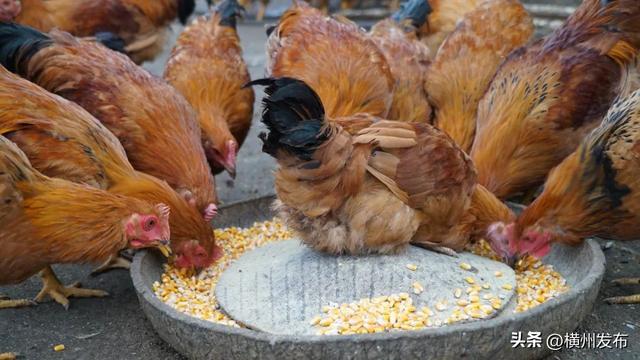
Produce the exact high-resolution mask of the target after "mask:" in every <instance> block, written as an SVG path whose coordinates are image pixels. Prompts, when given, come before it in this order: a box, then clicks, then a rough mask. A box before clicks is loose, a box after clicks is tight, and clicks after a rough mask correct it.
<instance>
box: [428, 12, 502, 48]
mask: <svg viewBox="0 0 640 360" xmlns="http://www.w3.org/2000/svg"><path fill="white" fill-rule="evenodd" d="M425 1H426V2H427V5H428V6H429V17H428V18H427V22H426V23H425V24H424V25H423V26H421V27H420V29H419V32H418V36H419V37H420V40H421V41H422V42H423V43H425V44H426V45H427V46H428V47H429V49H431V53H433V54H437V53H438V49H439V48H440V45H441V44H442V43H443V42H444V40H445V39H446V38H447V36H449V34H450V33H451V32H453V30H455V28H456V26H457V25H458V21H460V19H462V18H463V17H464V16H465V15H466V14H467V13H468V12H470V11H472V10H473V9H475V8H476V6H478V4H480V3H481V2H482V1H484V0H425ZM487 25H489V24H487Z"/></svg>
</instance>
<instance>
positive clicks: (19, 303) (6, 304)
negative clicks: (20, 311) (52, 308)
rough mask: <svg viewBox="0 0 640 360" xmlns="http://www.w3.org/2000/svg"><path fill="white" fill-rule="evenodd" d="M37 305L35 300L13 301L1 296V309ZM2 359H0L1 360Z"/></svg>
mask: <svg viewBox="0 0 640 360" xmlns="http://www.w3.org/2000/svg"><path fill="white" fill-rule="evenodd" d="M35 304H36V303H35V302H33V300H27V299H19V300H11V299H9V297H7V296H4V295H1V294H0V309H15V308H19V307H25V306H32V305H35ZM1 359H2V358H1V357H0V360H1Z"/></svg>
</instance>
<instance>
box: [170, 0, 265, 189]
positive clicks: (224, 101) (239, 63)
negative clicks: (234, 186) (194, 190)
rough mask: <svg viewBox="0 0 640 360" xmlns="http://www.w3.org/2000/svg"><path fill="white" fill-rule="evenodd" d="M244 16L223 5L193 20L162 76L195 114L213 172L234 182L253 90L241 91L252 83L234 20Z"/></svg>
mask: <svg viewBox="0 0 640 360" xmlns="http://www.w3.org/2000/svg"><path fill="white" fill-rule="evenodd" d="M243 10H244V9H242V7H240V5H239V4H238V2H237V1H236V0H223V1H222V2H221V3H220V4H218V5H217V6H216V8H215V9H214V10H213V14H212V16H211V17H210V18H209V19H207V18H205V17H200V18H198V19H196V20H195V21H194V22H193V23H192V24H191V25H190V26H189V27H187V28H186V29H185V30H184V32H182V34H180V37H178V43H177V45H176V47H175V48H174V49H173V52H172V54H171V58H170V59H169V63H168V64H167V68H166V70H165V73H164V77H165V79H166V80H167V81H168V82H169V83H170V84H171V85H173V86H174V87H175V88H176V89H177V90H178V91H179V92H181V93H182V94H183V95H184V96H185V98H186V99H187V100H188V101H189V103H191V105H192V106H193V108H194V109H195V110H196V112H197V113H198V120H199V122H200V128H201V130H202V145H203V147H204V151H205V154H206V155H207V159H208V161H209V165H210V166H211V169H212V170H213V172H214V173H216V174H217V173H219V172H221V171H222V170H223V169H224V170H226V171H227V172H228V173H229V174H230V175H231V176H232V177H235V174H236V156H237V153H238V150H239V149H240V146H242V143H243V142H244V140H245V138H246V137H247V133H248V132H249V128H250V127H251V119H252V117H253V102H254V94H253V90H252V89H251V88H243V85H244V84H246V83H247V82H249V80H250V78H249V71H248V70H247V65H246V64H245V62H244V60H243V59H242V48H241V47H240V38H239V37H238V33H237V32H236V16H239V15H240V14H241V11H243Z"/></svg>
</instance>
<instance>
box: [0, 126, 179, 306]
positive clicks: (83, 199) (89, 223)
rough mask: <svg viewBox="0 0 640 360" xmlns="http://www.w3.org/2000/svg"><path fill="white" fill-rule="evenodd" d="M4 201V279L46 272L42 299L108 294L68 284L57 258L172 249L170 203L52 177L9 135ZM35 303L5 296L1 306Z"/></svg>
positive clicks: (0, 179) (0, 192)
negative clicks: (64, 282) (60, 274)
mask: <svg viewBox="0 0 640 360" xmlns="http://www.w3.org/2000/svg"><path fill="white" fill-rule="evenodd" d="M0 200H1V201H0V245H1V246H2V256H0V284H14V283H18V282H21V281H24V280H26V279H27V278H29V277H30V276H31V275H34V274H35V273H37V272H38V271H40V270H42V279H43V282H44V287H43V289H42V291H41V292H40V293H39V294H38V296H37V297H36V300H37V301H41V300H43V299H44V298H45V297H46V296H51V297H52V298H53V299H54V300H56V301H57V302H59V303H60V304H62V305H63V306H64V307H65V308H68V306H69V300H68V299H67V298H68V297H72V296H78V297H92V296H105V295H106V294H107V293H106V292H104V291H101V290H91V289H81V288H79V287H78V286H77V285H75V286H74V285H72V286H69V287H64V286H62V284H60V281H59V280H58V279H57V278H56V276H55V274H54V273H53V270H52V269H51V268H50V267H49V266H50V265H52V264H57V263H77V262H97V261H102V260H105V259H106V258H108V257H109V256H111V255H113V254H115V253H117V252H118V251H119V250H121V249H123V248H126V247H129V248H136V249H137V248H145V247H159V248H161V249H164V250H163V251H165V253H166V245H167V244H168V243H169V223H168V216H169V213H168V212H169V209H168V208H167V207H166V206H165V205H162V204H158V205H155V206H154V205H151V204H149V203H147V202H145V201H141V200H137V199H133V198H127V197H123V196H118V195H114V194H110V193H107V192H105V191H102V190H99V189H94V188H92V187H89V186H87V185H80V184H75V183H71V182H69V181H66V180H62V179H54V178H49V177H46V176H44V175H42V174H41V173H39V172H38V171H37V170H35V169H33V168H32V167H31V165H30V164H29V160H27V158H26V156H25V155H24V154H23V153H22V152H21V151H20V150H19V149H18V148H17V147H16V146H15V145H14V144H13V143H12V142H11V141H9V140H8V139H6V138H5V137H2V136H0ZM29 304H30V302H29V301H26V300H0V308H7V307H17V306H25V305H29Z"/></svg>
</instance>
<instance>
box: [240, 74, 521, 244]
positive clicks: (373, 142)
mask: <svg viewBox="0 0 640 360" xmlns="http://www.w3.org/2000/svg"><path fill="white" fill-rule="evenodd" d="M252 84H254V85H255V84H259V85H266V86H267V89H266V93H267V95H268V96H267V97H266V98H265V99H264V100H263V103H264V107H265V109H264V112H263V118H262V121H263V122H264V123H265V125H266V126H267V128H268V130H269V133H268V134H264V133H263V134H262V135H261V138H262V140H263V142H264V145H263V151H264V152H266V153H268V154H270V155H272V156H273V157H275V158H276V159H277V161H278V165H279V167H278V170H277V171H276V177H275V183H276V192H277V195H278V200H277V202H276V205H275V207H276V209H277V210H278V212H279V214H280V216H281V217H282V218H283V219H284V220H285V222H286V223H287V224H288V225H289V226H290V227H291V228H292V229H294V230H295V231H297V232H298V233H299V234H300V236H301V238H302V240H303V242H304V243H305V244H307V245H309V246H311V247H313V248H315V249H317V250H320V251H325V252H329V253H334V254H342V253H348V254H363V253H375V252H379V253H393V252H397V251H399V250H401V249H402V248H403V247H405V246H406V245H407V244H409V243H415V244H418V245H420V246H423V247H427V248H430V249H433V250H436V251H440V252H445V253H452V250H453V252H455V251H457V250H461V249H463V248H464V246H465V245H466V244H467V243H468V241H469V240H470V239H471V238H472V236H473V235H474V234H480V235H485V234H486V229H480V228H478V227H477V225H478V224H480V226H482V225H483V224H489V223H491V222H495V221H501V220H498V219H512V218H513V215H512V214H511V212H510V211H509V209H508V208H506V206H505V205H504V204H502V203H501V202H500V201H499V200H497V199H496V198H495V197H493V196H492V195H491V193H489V192H487V191H485V190H484V189H482V188H477V186H476V174H475V169H474V168H473V164H472V163H471V160H470V159H469V158H468V156H467V155H466V154H465V153H464V152H463V151H461V150H460V149H459V148H458V147H457V146H456V145H455V143H454V142H453V141H452V140H451V138H449V137H448V136H447V135H446V134H444V133H443V132H442V131H440V130H438V129H436V128H434V127H432V126H430V125H428V124H424V123H406V122H398V121H390V120H383V119H380V118H376V117H374V116H371V115H368V114H360V115H357V116H352V117H345V118H335V119H331V118H329V116H328V115H325V110H324V108H323V105H322V102H321V99H320V97H319V95H318V94H316V93H315V92H314V91H313V90H312V89H311V87H309V86H308V85H306V84H305V83H304V82H302V81H300V80H296V79H291V78H279V79H262V80H256V81H254V82H252ZM354 122H355V123H358V124H361V127H360V130H358V131H355V129H351V130H350V131H347V130H345V128H343V126H342V125H341V124H344V125H347V126H348V125H350V124H353V123H354ZM351 132H353V133H354V135H351ZM476 190H477V191H476ZM474 201H475V203H474ZM487 214H490V215H487ZM494 215H500V216H498V217H496V218H492V219H487V218H485V216H494Z"/></svg>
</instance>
